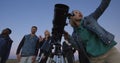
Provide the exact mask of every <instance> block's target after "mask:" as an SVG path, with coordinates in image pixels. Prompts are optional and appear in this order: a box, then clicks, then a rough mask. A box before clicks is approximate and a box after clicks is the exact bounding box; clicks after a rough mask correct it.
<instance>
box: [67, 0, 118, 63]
mask: <svg viewBox="0 0 120 63" xmlns="http://www.w3.org/2000/svg"><path fill="white" fill-rule="evenodd" d="M110 1H111V0H102V2H101V4H100V5H99V7H98V8H97V9H96V10H95V11H94V12H93V13H91V14H90V15H88V16H86V17H83V14H82V13H81V12H80V11H79V10H73V11H72V12H71V13H70V16H69V17H68V18H69V22H70V24H71V26H72V27H73V30H74V31H73V34H72V37H70V39H71V41H69V42H71V43H72V45H73V46H74V47H75V48H76V49H77V50H78V51H79V61H80V63H89V62H90V63H120V52H119V51H118V50H117V49H116V47H114V46H115V45H116V44H117V43H116V41H114V35H113V34H111V33H110V32H108V31H106V30H105V29H104V28H103V27H101V26H100V25H99V24H98V22H97V21H98V18H99V17H100V16H101V15H102V14H103V12H104V11H105V10H106V8H107V7H108V6H109V3H110Z"/></svg>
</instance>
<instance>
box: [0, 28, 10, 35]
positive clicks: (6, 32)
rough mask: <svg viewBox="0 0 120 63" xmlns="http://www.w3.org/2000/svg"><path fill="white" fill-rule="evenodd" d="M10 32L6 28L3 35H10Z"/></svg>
mask: <svg viewBox="0 0 120 63" xmlns="http://www.w3.org/2000/svg"><path fill="white" fill-rule="evenodd" d="M9 33H10V32H9V30H7V29H5V30H3V31H2V34H3V35H9Z"/></svg>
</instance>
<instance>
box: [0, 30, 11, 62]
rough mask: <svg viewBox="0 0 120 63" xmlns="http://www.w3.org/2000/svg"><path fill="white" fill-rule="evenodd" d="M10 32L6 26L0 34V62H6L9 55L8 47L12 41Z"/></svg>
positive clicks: (9, 47)
mask: <svg viewBox="0 0 120 63" xmlns="http://www.w3.org/2000/svg"><path fill="white" fill-rule="evenodd" d="M11 32H12V31H11V29H9V28H6V29H4V30H3V31H2V33H1V34H0V63H6V61H7V59H8V57H9V54H10V49H11V46H12V42H13V41H12V40H11V38H10V37H9V35H10V34H11Z"/></svg>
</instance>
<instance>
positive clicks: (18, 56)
mask: <svg viewBox="0 0 120 63" xmlns="http://www.w3.org/2000/svg"><path fill="white" fill-rule="evenodd" d="M20 59H21V56H20V54H17V60H18V62H20Z"/></svg>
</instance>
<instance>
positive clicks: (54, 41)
mask: <svg viewBox="0 0 120 63" xmlns="http://www.w3.org/2000/svg"><path fill="white" fill-rule="evenodd" d="M68 11H69V7H68V6H67V5H65V4H55V6H54V16H53V17H54V18H53V21H52V24H53V28H52V36H51V40H49V41H48V42H46V43H44V44H43V46H42V47H41V48H40V49H41V50H43V55H44V52H49V51H50V50H52V46H53V45H55V52H54V53H55V55H56V57H57V56H61V55H62V52H61V38H62V35H63V33H64V27H65V26H66V25H67V24H66V19H67V16H68ZM46 46H47V47H46ZM43 55H42V56H43ZM41 58H42V57H41ZM58 59H61V58H58ZM38 60H39V62H40V61H41V59H38ZM55 62H56V63H59V62H60V63H63V62H61V61H58V60H56V61H55Z"/></svg>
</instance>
